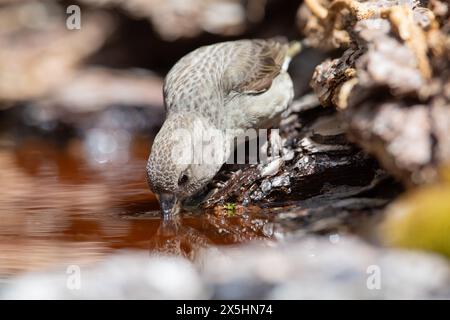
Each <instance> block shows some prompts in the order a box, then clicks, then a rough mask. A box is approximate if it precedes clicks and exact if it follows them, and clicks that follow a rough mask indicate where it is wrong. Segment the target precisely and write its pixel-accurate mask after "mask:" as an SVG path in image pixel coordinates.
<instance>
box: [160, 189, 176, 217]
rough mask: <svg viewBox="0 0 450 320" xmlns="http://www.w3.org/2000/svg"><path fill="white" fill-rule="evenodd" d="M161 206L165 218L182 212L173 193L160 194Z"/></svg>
mask: <svg viewBox="0 0 450 320" xmlns="http://www.w3.org/2000/svg"><path fill="white" fill-rule="evenodd" d="M158 198H159V204H160V206H161V211H162V214H163V217H164V218H168V217H170V216H171V215H175V214H177V213H178V211H179V210H180V205H179V202H178V199H177V197H176V196H175V195H174V194H172V193H160V194H159V197H158Z"/></svg>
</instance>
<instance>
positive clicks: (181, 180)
mask: <svg viewBox="0 0 450 320" xmlns="http://www.w3.org/2000/svg"><path fill="white" fill-rule="evenodd" d="M188 180H189V177H188V176H187V174H182V175H181V176H180V178H179V179H178V185H179V186H180V185H183V184H186V182H188Z"/></svg>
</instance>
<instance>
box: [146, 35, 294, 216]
mask: <svg viewBox="0 0 450 320" xmlns="http://www.w3.org/2000/svg"><path fill="white" fill-rule="evenodd" d="M298 51H299V44H298V43H292V44H289V43H287V42H285V41H283V40H281V39H269V40H239V41H231V42H223V43H219V44H215V45H211V46H205V47H202V48H199V49H197V50H195V51H193V52H191V53H190V54H188V55H186V56H185V57H183V58H182V59H181V60H180V61H178V62H177V64H176V65H175V66H174V67H173V68H172V70H171V71H170V72H169V74H168V75H167V77H166V80H165V84H164V101H165V105H166V111H167V117H166V120H165V122H164V124H163V126H162V128H161V130H160V131H159V133H158V135H157V136H156V138H155V140H154V142H153V146H152V150H151V154H150V157H149V160H148V164H147V175H148V181H149V184H150V187H151V189H152V190H153V192H154V193H155V194H156V195H157V196H158V197H159V201H160V204H161V209H162V211H163V214H164V215H170V214H174V213H176V212H178V209H179V207H180V202H181V201H183V200H186V199H188V198H190V197H192V196H194V195H196V194H197V193H198V192H199V191H201V190H202V189H204V188H205V186H206V185H207V184H208V183H209V182H210V181H211V179H212V178H213V177H214V176H215V174H216V173H217V172H218V171H219V169H220V167H221V166H222V164H223V163H224V162H225V161H226V160H227V159H228V158H229V156H230V155H231V152H232V151H233V150H232V144H233V141H234V139H235V137H238V136H242V135H243V134H245V132H246V130H247V129H258V128H270V127H271V126H273V125H276V124H277V123H278V122H279V119H280V115H281V113H282V112H283V111H284V110H286V108H287V106H288V104H289V103H290V102H291V101H292V98H293V95H294V90H293V85H292V80H291V78H290V76H289V75H288V73H287V72H286V70H287V67H288V65H289V62H290V60H291V58H292V56H293V55H295V54H296V53H297V52H298ZM195 146H201V147H202V149H201V151H200V152H198V150H197V149H198V148H197V147H195ZM194 149H195V150H194ZM174 150H176V151H175V154H174ZM180 154H181V155H185V156H186V157H187V158H186V159H185V158H184V157H183V156H181V155H180ZM199 155H200V156H199ZM205 156H206V157H208V158H207V159H204V157H205ZM198 157H200V159H198ZM180 158H181V159H182V160H180ZM194 158H195V159H194Z"/></svg>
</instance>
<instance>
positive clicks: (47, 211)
mask: <svg viewBox="0 0 450 320" xmlns="http://www.w3.org/2000/svg"><path fill="white" fill-rule="evenodd" d="M85 149H86V148H85V145H84V144H83V142H81V140H78V139H74V140H72V141H70V142H69V143H68V144H66V145H65V146H64V147H62V148H58V147H55V146H53V145H52V144H51V143H46V142H45V141H43V140H36V139H28V140H26V141H24V142H23V143H21V144H20V146H17V145H16V146H13V145H10V146H3V147H1V148H0V182H1V183H0V277H5V276H6V277H8V276H11V275H13V274H17V273H21V272H24V271H31V270H41V269H44V268H48V267H51V266H54V265H58V264H66V263H67V264H78V265H83V264H86V263H91V262H93V261H97V260H99V259H102V258H103V257H104V256H105V255H107V254H110V253H112V252H113V251H115V250H119V249H125V248H127V249H140V250H147V251H149V252H156V251H161V252H165V253H173V254H179V255H185V256H188V257H192V256H194V255H195V254H196V252H197V251H198V249H200V248H203V247H207V246H211V245H229V244H235V243H240V242H245V241H249V240H251V239H254V238H260V237H263V233H262V231H261V229H262V225H263V224H264V222H265V219H264V218H261V217H258V216H257V215H255V214H254V213H252V212H245V213H243V214H237V215H234V216H229V215H227V214H222V213H220V212H219V213H217V212H215V213H208V212H200V213H185V214H183V215H182V216H181V217H179V218H178V219H176V220H173V221H169V222H165V223H163V222H162V221H161V218H160V214H159V210H158V203H157V201H156V199H155V197H154V196H153V195H152V194H151V193H150V191H149V190H148V187H147V184H146V181H145V164H146V158H147V156H148V153H149V142H148V140H146V139H138V138H136V139H133V141H132V143H131V144H130V147H129V150H128V153H129V154H128V156H127V160H126V161H120V163H115V162H114V161H112V162H103V163H99V162H96V161H94V162H92V161H90V160H89V157H88V156H87V154H86V152H85Z"/></svg>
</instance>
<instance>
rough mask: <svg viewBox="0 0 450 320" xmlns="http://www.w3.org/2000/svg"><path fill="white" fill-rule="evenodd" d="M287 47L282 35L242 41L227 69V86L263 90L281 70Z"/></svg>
mask: <svg viewBox="0 0 450 320" xmlns="http://www.w3.org/2000/svg"><path fill="white" fill-rule="evenodd" d="M288 50H289V44H288V43H287V41H286V40H284V39H282V38H281V39H278V38H275V39H269V40H247V41H242V42H241V43H240V45H238V46H237V47H236V50H235V59H234V63H233V64H232V67H231V68H229V69H228V70H227V78H228V80H229V84H230V89H231V90H232V91H235V92H238V93H243V94H257V93H262V92H264V91H267V90H268V89H269V88H270V86H271V85H272V81H273V79H274V78H275V77H276V76H277V75H278V74H279V73H280V72H281V70H282V66H283V63H284V61H285V59H286V57H287V54H288Z"/></svg>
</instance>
